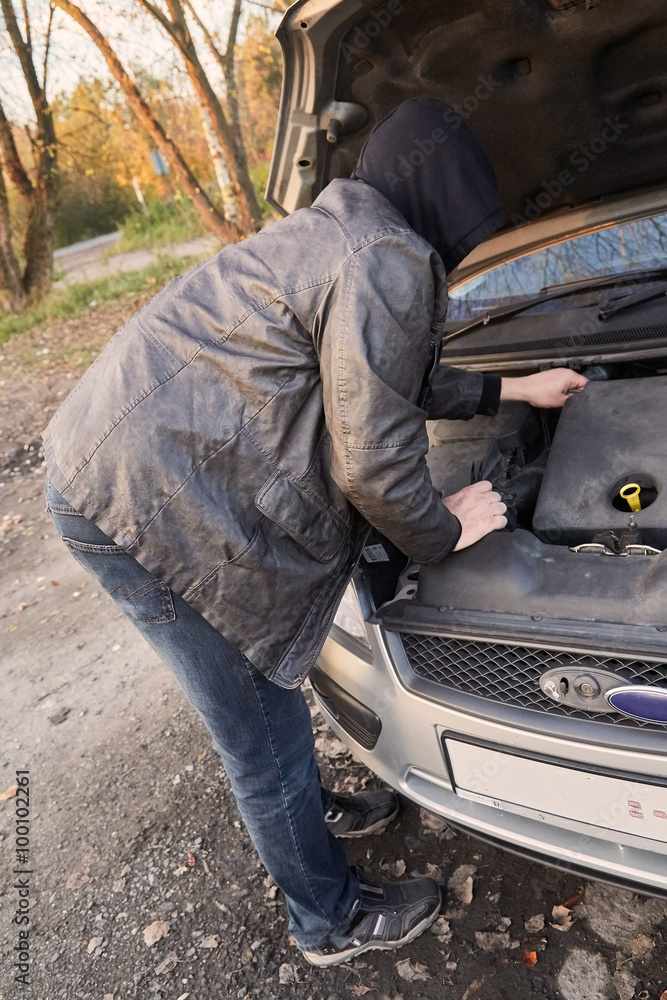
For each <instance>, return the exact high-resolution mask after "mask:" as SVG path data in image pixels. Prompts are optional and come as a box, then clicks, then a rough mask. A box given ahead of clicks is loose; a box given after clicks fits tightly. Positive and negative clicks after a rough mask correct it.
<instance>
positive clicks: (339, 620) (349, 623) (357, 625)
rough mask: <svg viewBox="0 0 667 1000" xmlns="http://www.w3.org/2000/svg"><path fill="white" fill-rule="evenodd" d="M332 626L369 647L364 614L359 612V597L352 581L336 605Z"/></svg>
mask: <svg viewBox="0 0 667 1000" xmlns="http://www.w3.org/2000/svg"><path fill="white" fill-rule="evenodd" d="M334 626H338V628H339V629H342V631H343V632H346V633H347V634H348V635H350V636H352V638H354V639H356V640H357V641H358V642H362V643H363V644H364V646H366V647H368V649H370V644H369V642H368V636H367V634H366V626H365V625H364V616H363V614H362V612H361V606H360V604H359V598H358V597H357V592H356V590H355V588H354V584H353V583H352V582H350V583H349V584H348V585H347V590H346V591H345V593H344V594H343V599H342V601H341V602H340V604H339V606H338V611H337V612H336V617H335V618H334Z"/></svg>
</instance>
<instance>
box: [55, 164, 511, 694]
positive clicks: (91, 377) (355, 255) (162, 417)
mask: <svg viewBox="0 0 667 1000" xmlns="http://www.w3.org/2000/svg"><path fill="white" fill-rule="evenodd" d="M446 302H447V298H446V289H445V273H444V267H443V264H442V261H441V259H440V257H439V256H438V255H437V254H436V253H435V251H434V250H433V249H432V248H431V247H430V246H429V244H428V243H426V241H425V240H424V239H422V238H421V237H420V236H418V235H417V234H416V233H415V232H414V231H413V230H412V229H410V228H409V227H408V226H407V223H406V222H405V220H404V219H403V218H402V217H401V216H400V215H399V214H398V213H397V211H396V210H395V209H394V208H393V207H392V206H391V205H390V204H389V202H388V201H387V200H386V198H385V197H384V196H383V195H381V194H380V193H379V192H377V191H376V190H375V189H374V188H372V187H370V186H369V185H367V184H364V183H363V182H361V181H357V180H337V181H334V182H332V183H331V184H330V185H329V186H328V187H327V188H326V189H325V190H324V192H323V193H322V194H321V195H320V197H319V198H318V199H317V201H316V202H315V203H314V205H313V207H312V208H308V209H302V210H300V211H298V212H295V213H294V214H293V215H291V216H290V217H288V218H286V219H283V220H282V221H280V222H278V223H275V224H274V225H272V226H269V227H268V228H267V229H265V230H264V231H263V232H261V233H259V234H258V235H256V236H253V237H252V238H250V239H248V240H246V241H244V242H242V243H240V244H237V245H234V246H229V247H226V248H225V249H224V250H223V251H222V252H221V253H219V254H217V255H216V256H215V257H212V258H211V259H209V260H207V261H204V262H203V263H202V264H199V265H197V266H196V267H194V268H193V269H192V270H190V271H189V272H187V274H184V275H182V276H181V277H179V278H176V279H174V280H173V281H172V282H171V283H170V284H169V285H167V287H166V288H165V289H164V290H163V291H162V292H160V293H159V294H158V295H157V296H156V297H155V298H154V299H153V300H152V301H151V302H149V303H148V305H146V306H145V307H144V308H143V309H142V310H140V312H138V313H137V314H136V315H135V316H134V317H133V318H132V319H131V320H130V322H129V323H128V324H127V325H126V326H125V327H124V328H123V329H122V330H120V331H119V332H118V333H117V334H116V335H115V337H114V338H113V339H112V340H111V341H110V343H109V344H108V346H107V347H106V348H105V350H104V351H103V352H102V353H101V354H100V356H99V358H97V360H96V361H95V363H94V364H93V365H92V367H91V368H90V369H89V371H88V372H87V373H86V374H85V375H84V377H83V378H82V379H81V381H80V382H79V384H78V385H77V386H76V387H75V389H74V390H73V391H72V392H71V393H70V395H69V396H68V397H67V399H66V400H65V402H64V403H63V405H62V406H61V407H60V409H59V410H58V411H57V413H56V414H55V416H54V417H53V419H52V421H51V423H50V424H49V426H48V428H47V430H46V432H45V438H44V440H45V450H46V461H47V467H48V470H49V474H50V476H51V478H52V480H53V482H54V485H55V486H56V488H57V489H58V490H59V491H60V492H61V493H62V494H63V496H64V497H65V498H66V499H67V500H68V501H69V502H70V503H71V504H72V505H73V506H74V507H75V508H76V509H77V510H79V511H80V512H81V513H82V514H84V515H85V516H86V517H88V518H90V519H91V520H92V521H94V522H95V523H96V524H97V525H98V526H99V527H100V528H101V529H102V530H103V531H104V532H105V533H106V534H107V535H109V536H111V538H113V539H114V541H115V542H116V543H117V544H119V545H121V546H122V547H123V548H125V549H126V550H127V551H128V552H129V553H130V554H131V555H133V556H134V557H135V558H136V559H137V560H138V561H139V562H140V563H141V564H142V565H143V566H145V567H146V568H147V569H148V570H149V571H150V572H151V573H153V574H154V575H155V576H156V577H157V578H158V579H160V580H162V581H164V582H165V583H166V584H168V585H169V586H170V587H171V588H172V590H174V591H175V592H176V593H177V594H180V595H181V596H182V597H183V598H184V599H185V600H186V601H187V602H188V603H189V604H191V605H192V606H193V607H195V608H196V609H197V610H198V611H199V612H200V613H201V614H202V615H204V617H206V618H207V619H208V620H209V621H210V622H211V623H212V624H213V625H214V626H215V627H216V628H217V629H219V631H220V632H222V633H223V634H224V635H225V636H226V637H227V638H228V639H229V640H230V641H231V642H233V643H235V644H236V645H237V646H238V647H239V648H240V649H241V650H242V651H243V652H244V653H245V654H246V656H247V657H248V659H249V660H250V661H251V662H252V663H254V664H255V666H256V667H258V668H259V669H260V670H261V671H263V672H264V673H265V674H266V675H267V676H268V677H270V678H271V679H273V680H275V681H276V682H277V683H278V684H280V685H282V686H284V687H295V686H297V685H298V684H299V683H300V682H301V681H302V680H303V678H304V677H305V676H306V674H307V673H308V671H309V669H310V668H311V667H312V665H313V663H314V662H315V660H316V658H317V655H318V653H319V650H320V648H321V646H322V643H323V642H324V639H325V637H326V635H327V632H328V630H329V628H330V626H331V623H332V619H333V616H334V614H335V611H336V608H337V605H338V602H339V599H340V597H341V595H342V593H343V591H344V589H345V586H346V584H347V583H348V581H349V579H350V576H351V574H352V571H353V569H354V566H355V564H356V562H357V560H358V558H359V555H360V552H361V549H362V547H363V544H364V539H365V537H366V535H367V531H368V526H369V524H372V525H374V526H375V527H376V528H378V529H379V530H380V531H381V532H383V533H384V534H385V535H386V536H387V537H388V538H389V539H391V541H393V542H394V543H395V544H396V545H397V546H398V547H399V548H400V549H401V550H402V551H403V552H405V553H406V554H407V555H408V556H410V557H412V558H413V559H414V560H416V561H418V562H421V563H428V562H435V561H437V560H439V559H442V558H443V557H444V556H445V555H446V554H447V553H448V552H449V551H450V550H451V549H452V548H453V547H454V545H455V544H456V541H457V540H458V536H459V531H460V525H459V523H458V521H457V519H456V518H455V517H454V516H453V515H452V514H450V513H449V511H447V510H446V508H445V507H444V506H443V504H442V502H441V498H440V495H439V493H438V492H437V491H436V490H435V488H434V487H433V484H432V482H431V479H430V476H429V472H428V469H427V466H426V462H425V459H424V456H425V453H426V451H427V447H428V443H427V436H426V430H425V419H426V416H427V412H426V411H425V409H424V407H426V408H427V410H428V415H429V416H431V417H454V418H467V417H470V416H472V415H473V414H474V413H475V412H477V410H478V408H479V407H480V401H482V400H483V399H484V396H486V397H488V396H489V392H488V383H487V391H486V392H484V391H483V390H484V386H485V383H484V378H485V376H483V375H481V374H478V373H471V372H463V371H456V370H454V369H449V368H438V369H437V371H435V374H434V376H433V378H432V380H431V389H430V390H428V389H427V386H428V375H429V373H432V371H433V369H434V361H435V362H437V353H438V349H439V344H440V340H441V335H442V329H443V322H444V318H445V311H446ZM490 395H491V397H492V396H493V392H491V394H490ZM427 397H428V398H427ZM484 405H485V404H483V403H482V406H484Z"/></svg>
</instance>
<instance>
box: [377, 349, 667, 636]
mask: <svg viewBox="0 0 667 1000" xmlns="http://www.w3.org/2000/svg"><path fill="white" fill-rule="evenodd" d="M663 364H664V362H663V363H661V362H658V361H656V362H653V363H648V364H647V363H636V362H629V363H627V364H617V365H604V366H600V365H599V366H592V367H589V368H588V369H586V368H584V369H582V373H583V374H584V375H586V376H587V377H588V378H589V380H590V381H589V383H588V385H587V386H586V388H585V389H584V390H583V391H582V392H579V393H577V394H576V395H574V396H573V397H572V398H571V399H569V400H568V401H567V402H566V404H565V406H564V408H563V410H562V411H560V410H549V411H545V410H536V409H533V408H532V407H530V406H529V405H528V404H525V403H503V404H501V408H500V411H499V413H498V414H497V416H496V417H491V418H490V417H483V416H477V417H474V418H473V419H472V420H468V421H462V420H458V421H448V420H440V421H437V422H434V423H432V424H429V436H430V441H431V447H430V450H429V453H428V456H427V461H428V464H429V468H430V471H431V476H432V479H433V482H434V484H435V486H436V488H437V489H438V490H440V491H441V492H442V494H443V495H449V494H452V493H455V492H457V491H458V490H460V489H462V488H463V487H464V486H466V485H468V484H469V483H471V482H475V481H478V480H482V479H486V480H490V481H491V482H492V483H493V486H494V488H495V489H496V490H497V491H498V492H499V493H500V494H501V495H502V497H503V500H504V501H505V503H506V504H507V508H508V525H507V528H505V530H503V531H496V532H493V533H492V534H491V535H488V536H486V537H485V538H483V539H481V540H480V541H479V542H477V543H476V544H475V545H473V546H471V547H470V548H468V549H464V550H462V551H461V552H455V553H452V554H450V555H449V556H448V557H447V559H445V560H443V561H442V562H441V563H436V564H430V565H424V566H422V567H416V566H414V565H412V566H408V567H407V568H404V569H403V572H402V573H401V575H400V579H399V580H398V582H396V576H394V582H395V586H394V588H393V593H388V592H387V589H386V586H385V587H384V588H380V590H382V591H383V592H382V593H380V592H379V591H378V593H377V594H376V606H377V605H378V597H380V598H382V599H383V601H385V602H386V601H387V600H389V601H392V603H394V602H396V603H398V602H401V601H408V602H409V603H410V604H412V605H413V606H414V605H416V606H419V607H421V608H428V609H437V617H439V618H449V619H451V617H452V615H459V614H460V613H467V612H475V613H484V614H491V615H492V616H495V617H496V618H497V616H498V615H500V616H510V617H512V619H516V617H517V616H519V617H521V618H524V619H526V618H528V619H531V620H532V621H533V622H535V621H537V622H541V623H543V625H544V627H546V626H547V623H553V622H554V621H558V620H560V621H564V620H566V621H570V622H572V621H574V622H578V623H581V622H586V621H588V622H591V623H593V622H610V623H618V624H620V625H633V626H634V625H638V626H651V627H652V629H655V628H656V627H657V628H660V629H661V630H664V626H665V625H667V485H666V483H665V479H666V478H667V436H666V435H665V431H664V428H665V427H666V426H667V377H666V376H667V369H665V368H663V367H662V365H663ZM396 565H399V564H398V563H397V562H396V561H394V566H396ZM403 566H404V562H403ZM365 568H366V570H367V573H368V576H369V582H370V583H371V587H372V589H373V590H377V589H378V588H377V586H376V587H374V586H373V576H374V574H377V573H378V571H379V570H380V567H379V565H378V566H376V565H374V564H372V565H368V564H367V565H366V567H365ZM388 571H389V566H386V567H384V572H385V574H386V573H387V572H388ZM397 598H398V602H397ZM395 610H398V609H397V608H396V607H394V609H393V610H392V613H393V611H395ZM430 617H431V618H432V617H433V611H432V612H431V615H430Z"/></svg>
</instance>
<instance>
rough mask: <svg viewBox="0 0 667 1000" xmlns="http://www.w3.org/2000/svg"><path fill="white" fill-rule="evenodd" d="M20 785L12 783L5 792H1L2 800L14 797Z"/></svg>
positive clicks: (0, 797) (0, 798)
mask: <svg viewBox="0 0 667 1000" xmlns="http://www.w3.org/2000/svg"><path fill="white" fill-rule="evenodd" d="M18 787H19V786H18V785H10V786H9V788H5V790H4V792H0V802H6V801H7V799H13V798H14V796H15V795H16V790H17V788H18Z"/></svg>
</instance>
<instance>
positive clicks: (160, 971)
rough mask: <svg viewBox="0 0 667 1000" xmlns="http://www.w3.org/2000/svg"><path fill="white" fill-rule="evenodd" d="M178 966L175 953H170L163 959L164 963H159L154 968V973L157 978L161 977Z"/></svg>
mask: <svg viewBox="0 0 667 1000" xmlns="http://www.w3.org/2000/svg"><path fill="white" fill-rule="evenodd" d="M177 965H178V955H177V954H176V952H175V951H170V952H169V953H168V954H167V956H166V957H165V959H164V961H162V962H160V964H159V965H156V966H155V973H156V975H158V976H163V975H165V974H166V973H168V972H171V971H172V969H175V968H176V966H177Z"/></svg>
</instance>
